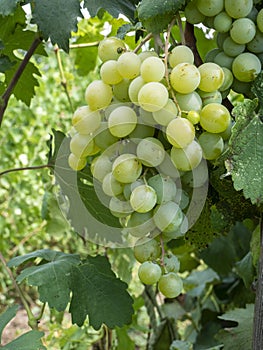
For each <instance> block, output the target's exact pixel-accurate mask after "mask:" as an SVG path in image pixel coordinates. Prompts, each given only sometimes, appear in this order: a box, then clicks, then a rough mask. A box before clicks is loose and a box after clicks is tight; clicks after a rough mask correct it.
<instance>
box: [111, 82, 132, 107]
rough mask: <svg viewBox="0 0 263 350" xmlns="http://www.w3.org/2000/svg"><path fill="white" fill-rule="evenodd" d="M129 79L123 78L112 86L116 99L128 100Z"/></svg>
mask: <svg viewBox="0 0 263 350" xmlns="http://www.w3.org/2000/svg"><path fill="white" fill-rule="evenodd" d="M130 82H131V81H130V80H129V79H123V80H122V81H121V82H120V83H118V84H115V85H113V86H112V91H113V95H114V96H115V97H116V98H117V100H119V101H121V102H130V97H129V86H130Z"/></svg>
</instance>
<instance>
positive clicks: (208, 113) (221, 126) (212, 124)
mask: <svg viewBox="0 0 263 350" xmlns="http://www.w3.org/2000/svg"><path fill="white" fill-rule="evenodd" d="M230 121H231V116H230V113H229V111H228V109H227V108H226V107H225V106H223V105H221V104H219V103H210V104H208V105H206V106H204V107H203V109H202V110H201V112H200V124H201V126H202V128H203V129H204V130H206V131H208V132H211V133H220V132H223V131H225V130H226V129H227V127H228V125H229V123H230Z"/></svg>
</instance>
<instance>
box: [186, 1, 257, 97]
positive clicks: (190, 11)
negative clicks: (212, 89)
mask: <svg viewBox="0 0 263 350" xmlns="http://www.w3.org/2000/svg"><path fill="white" fill-rule="evenodd" d="M257 2H258V1H253V0H246V1H244V0H209V1H206V0H192V1H190V2H189V3H188V4H187V6H186V8H185V16H186V19H187V21H188V22H190V23H192V24H197V23H203V24H204V25H206V26H207V27H210V28H213V29H214V30H215V31H216V33H217V45H218V48H216V49H212V50H211V51H209V52H208V53H207V55H206V61H207V62H208V61H209V62H214V63H217V64H218V65H219V66H221V67H223V70H224V73H225V75H226V77H227V78H226V81H225V84H224V85H223V86H222V87H221V88H220V91H221V92H222V94H223V97H226V96H227V95H228V93H229V91H230V88H231V89H232V90H234V91H236V92H237V93H242V94H245V95H247V96H251V90H250V86H251V82H252V81H253V80H255V78H256V76H257V75H258V74H259V72H260V71H261V69H262V63H263V9H260V10H258V9H257V7H256V3H257Z"/></svg>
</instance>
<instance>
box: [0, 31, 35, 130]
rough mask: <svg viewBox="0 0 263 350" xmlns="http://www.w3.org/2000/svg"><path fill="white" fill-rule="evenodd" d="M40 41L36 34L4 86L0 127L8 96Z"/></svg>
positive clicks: (0, 102) (1, 98)
mask: <svg viewBox="0 0 263 350" xmlns="http://www.w3.org/2000/svg"><path fill="white" fill-rule="evenodd" d="M41 42H42V39H41V37H40V36H39V35H37V36H36V38H35V39H34V41H33V42H32V44H31V46H30V48H29V50H28V51H27V53H26V55H25V57H24V58H23V60H22V62H21V63H20V65H19V67H18V69H17V71H16V72H15V74H14V76H13V78H12V80H11V81H10V83H9V85H8V87H7V88H6V90H5V92H4V93H3V95H2V96H1V97H0V127H1V124H2V121H3V117H4V113H5V110H6V108H7V105H8V101H9V99H10V96H11V95H12V93H13V91H14V88H15V87H16V85H17V83H18V80H19V79H20V77H21V75H22V74H23V72H24V70H25V68H26V66H27V64H28V62H29V60H30V58H31V57H32V56H33V54H34V52H35V50H36V49H37V47H38V45H39V44H40V43H41Z"/></svg>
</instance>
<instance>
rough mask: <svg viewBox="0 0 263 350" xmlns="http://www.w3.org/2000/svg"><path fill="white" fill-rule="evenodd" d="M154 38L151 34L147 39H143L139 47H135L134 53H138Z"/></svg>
mask: <svg viewBox="0 0 263 350" xmlns="http://www.w3.org/2000/svg"><path fill="white" fill-rule="evenodd" d="M152 37H153V34H152V33H149V34H147V35H146V37H145V38H144V39H142V41H141V42H140V43H139V45H138V46H136V47H135V49H134V50H133V52H134V53H137V52H138V51H139V50H140V48H141V47H142V46H143V45H144V44H145V43H147V41H149V40H150V39H151V38H152Z"/></svg>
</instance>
